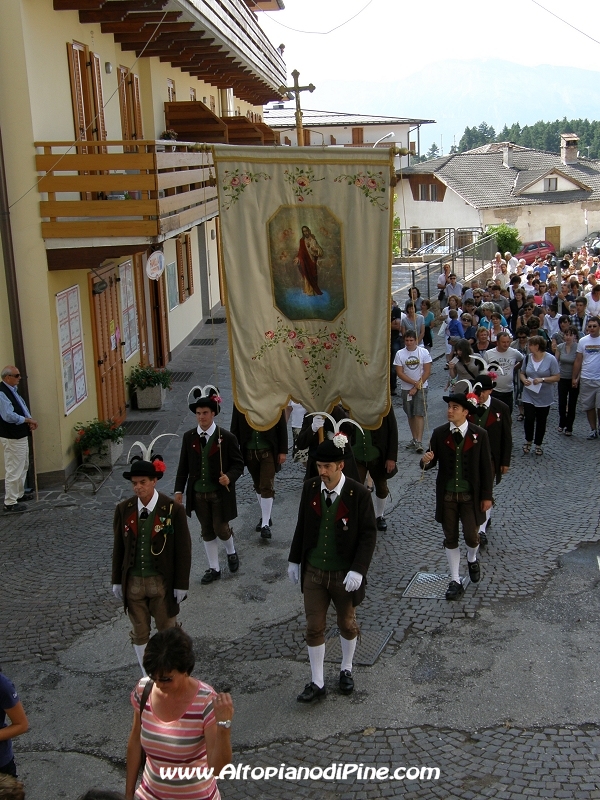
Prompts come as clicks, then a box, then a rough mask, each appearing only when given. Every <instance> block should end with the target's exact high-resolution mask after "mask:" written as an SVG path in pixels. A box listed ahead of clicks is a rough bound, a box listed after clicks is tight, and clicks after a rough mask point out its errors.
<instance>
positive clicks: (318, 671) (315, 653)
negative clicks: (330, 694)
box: [308, 644, 325, 689]
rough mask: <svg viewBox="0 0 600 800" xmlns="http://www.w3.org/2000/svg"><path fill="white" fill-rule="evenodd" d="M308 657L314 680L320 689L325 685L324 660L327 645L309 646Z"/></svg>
mask: <svg viewBox="0 0 600 800" xmlns="http://www.w3.org/2000/svg"><path fill="white" fill-rule="evenodd" d="M308 658H309V660H310V671H311V673H312V682H313V683H314V684H315V686H318V687H319V689H322V688H323V686H325V678H324V677H323V661H324V660H325V645H324V644H319V645H317V646H316V647H309V648H308Z"/></svg>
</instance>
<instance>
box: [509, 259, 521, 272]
mask: <svg viewBox="0 0 600 800" xmlns="http://www.w3.org/2000/svg"><path fill="white" fill-rule="evenodd" d="M518 263H519V259H518V258H515V257H514V256H513V257H512V258H509V259H508V262H507V264H506V266H507V267H508V271H509V272H514V271H515V270H516V269H517V264H518Z"/></svg>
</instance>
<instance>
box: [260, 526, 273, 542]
mask: <svg viewBox="0 0 600 800" xmlns="http://www.w3.org/2000/svg"><path fill="white" fill-rule="evenodd" d="M260 538H261V539H270V538H271V528H269V526H268V525H265V526H264V528H261V529H260Z"/></svg>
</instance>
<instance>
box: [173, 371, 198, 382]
mask: <svg viewBox="0 0 600 800" xmlns="http://www.w3.org/2000/svg"><path fill="white" fill-rule="evenodd" d="M193 374H194V373H193V372H172V373H171V380H172V381H173V383H187V382H188V381H191V379H192V375H193Z"/></svg>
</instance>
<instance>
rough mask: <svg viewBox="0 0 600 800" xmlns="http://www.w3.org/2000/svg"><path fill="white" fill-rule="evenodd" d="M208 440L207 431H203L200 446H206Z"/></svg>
mask: <svg viewBox="0 0 600 800" xmlns="http://www.w3.org/2000/svg"><path fill="white" fill-rule="evenodd" d="M206 442H207V434H206V431H203V432H202V433H201V434H200V447H202V448H204V447H206Z"/></svg>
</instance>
